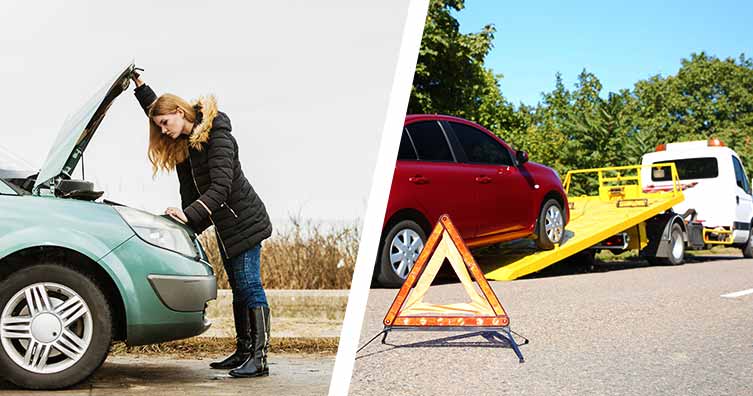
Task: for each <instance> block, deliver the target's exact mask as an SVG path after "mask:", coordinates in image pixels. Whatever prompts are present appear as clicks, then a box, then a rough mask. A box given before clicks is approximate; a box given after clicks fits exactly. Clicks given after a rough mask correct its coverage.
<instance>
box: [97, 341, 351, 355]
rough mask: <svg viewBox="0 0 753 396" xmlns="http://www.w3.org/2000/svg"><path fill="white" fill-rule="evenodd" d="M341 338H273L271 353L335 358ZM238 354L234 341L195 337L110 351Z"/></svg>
mask: <svg viewBox="0 0 753 396" xmlns="http://www.w3.org/2000/svg"><path fill="white" fill-rule="evenodd" d="M339 343H340V339H339V338H286V337H282V338H272V340H271V342H270V346H269V349H270V352H272V353H316V354H324V355H334V354H335V353H336V352H337V345H338V344H339ZM234 350H235V338H225V337H194V338H188V339H185V340H178V341H170V342H165V343H161V344H153V345H142V346H127V345H126V344H125V343H123V342H119V341H118V342H114V343H113V344H112V346H111V348H110V353H111V354H112V355H128V354H133V355H171V356H175V357H176V358H179V359H197V358H205V357H216V356H218V355H222V354H230V353H232V352H233V351H234Z"/></svg>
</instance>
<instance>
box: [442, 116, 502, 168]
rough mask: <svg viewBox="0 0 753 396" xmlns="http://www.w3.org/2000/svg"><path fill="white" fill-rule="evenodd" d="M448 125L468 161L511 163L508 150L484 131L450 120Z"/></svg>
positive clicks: (498, 163)
mask: <svg viewBox="0 0 753 396" xmlns="http://www.w3.org/2000/svg"><path fill="white" fill-rule="evenodd" d="M450 125H451V126H452V130H453V131H454V132H455V136H457V138H458V141H459V142H460V146H461V147H463V151H465V155H466V157H467V158H468V160H467V161H468V162H472V163H477V164H494V165H512V164H513V163H512V157H511V156H510V152H508V151H507V149H505V148H504V147H503V146H502V145H501V144H499V142H497V141H496V140H494V138H492V137H491V136H489V135H488V134H486V133H485V132H484V131H481V130H478V129H476V128H474V127H472V126H469V125H465V124H460V123H457V122H451V123H450Z"/></svg>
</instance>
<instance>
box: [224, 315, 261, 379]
mask: <svg viewBox="0 0 753 396" xmlns="http://www.w3.org/2000/svg"><path fill="white" fill-rule="evenodd" d="M270 330H271V327H270V321H269V308H268V307H255V308H253V309H251V338H252V340H253V343H254V350H253V353H252V354H251V357H249V358H248V360H246V362H245V363H243V365H242V366H240V367H238V368H236V369H233V370H230V375H231V376H232V377H237V378H246V377H263V376H267V375H269V366H267V353H268V352H269V332H270Z"/></svg>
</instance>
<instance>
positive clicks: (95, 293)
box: [0, 63, 217, 389]
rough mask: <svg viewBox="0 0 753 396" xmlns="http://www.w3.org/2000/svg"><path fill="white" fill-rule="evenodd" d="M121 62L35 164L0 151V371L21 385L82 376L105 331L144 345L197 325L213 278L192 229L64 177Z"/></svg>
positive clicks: (107, 339)
mask: <svg viewBox="0 0 753 396" xmlns="http://www.w3.org/2000/svg"><path fill="white" fill-rule="evenodd" d="M133 69H134V65H133V63H131V64H129V65H128V66H127V67H126V68H125V69H124V70H123V71H122V72H121V73H119V75H118V76H117V77H116V78H115V79H114V80H113V81H112V83H111V84H108V85H106V86H105V87H104V88H103V89H102V90H100V91H99V92H97V93H96V94H95V95H94V97H92V99H91V100H90V101H89V102H88V103H87V104H86V105H85V106H84V107H83V108H82V109H81V111H79V112H78V113H76V114H74V115H73V116H71V117H69V118H68V120H67V121H66V122H65V124H64V125H63V128H62V130H61V132H60V134H59V135H58V137H57V139H56V141H55V143H54V144H53V145H52V148H51V149H50V152H49V154H48V156H47V159H46V160H45V163H44V166H42V168H41V169H40V170H39V171H38V172H37V171H28V170H26V169H23V166H22V165H19V164H18V163H19V161H16V160H14V159H12V158H10V159H9V158H2V155H3V151H0V314H1V316H0V377H2V378H4V379H6V380H9V381H11V382H13V383H14V384H17V385H19V386H21V387H25V388H33V389H55V388H64V387H68V386H71V385H74V384H76V383H78V382H81V381H83V380H84V379H86V378H87V377H89V376H90V375H91V374H92V373H93V372H94V371H95V370H96V369H97V368H99V367H100V366H101V365H102V363H103V362H104V360H105V358H106V357H107V353H108V351H109V348H110V344H111V342H112V341H113V340H123V341H125V342H126V343H128V344H129V345H143V344H152V343H158V342H163V341H170V340H176V339H181V338H186V337H191V336H195V335H198V334H201V333H203V332H204V331H206V330H207V329H208V328H209V325H210V322H209V321H208V320H207V318H206V315H205V308H206V303H207V301H210V300H213V299H215V298H216V297H217V282H216V279H215V276H214V273H213V271H212V267H211V266H210V264H209V263H208V261H207V258H206V254H205V252H204V250H203V248H202V246H201V244H200V243H199V241H198V238H197V235H196V234H195V233H193V232H192V231H191V230H190V229H188V228H186V227H185V226H183V225H182V224H181V223H178V222H175V221H173V220H171V219H170V218H169V217H166V216H155V215H153V214H150V213H147V212H144V211H141V210H138V209H134V208H129V207H127V206H123V205H119V204H116V203H114V202H110V201H107V200H102V201H97V200H98V199H99V198H100V197H101V196H102V192H97V191H94V189H93V185H92V184H91V183H89V182H86V181H83V180H73V179H72V178H71V176H72V173H73V170H74V169H75V168H76V164H77V163H78V162H79V160H80V158H81V155H82V154H83V152H84V150H85V149H86V146H87V144H88V143H89V141H90V140H91V138H92V136H93V135H94V133H95V131H96V129H97V126H98V125H99V124H100V122H101V121H102V119H103V117H104V116H105V113H106V111H107V109H108V108H109V106H110V104H112V102H113V100H115V98H116V97H117V96H118V95H120V94H121V93H122V92H123V91H124V90H125V89H126V88H127V87H128V85H129V77H130V75H131V73H132V71H133ZM6 154H7V153H6Z"/></svg>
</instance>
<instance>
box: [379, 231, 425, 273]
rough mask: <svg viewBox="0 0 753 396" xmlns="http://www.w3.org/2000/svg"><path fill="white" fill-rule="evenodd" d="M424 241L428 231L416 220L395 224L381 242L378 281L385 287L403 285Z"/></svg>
mask: <svg viewBox="0 0 753 396" xmlns="http://www.w3.org/2000/svg"><path fill="white" fill-rule="evenodd" d="M406 243H407V245H408V246H407V247H408V249H407V250H406V249H405V247H406V246H405V244H406ZM424 243H426V233H425V232H424V230H423V229H422V228H421V226H419V225H418V223H416V222H415V221H413V220H403V221H400V222H398V223H396V224H395V225H393V226H392V227H391V228H390V230H389V231H388V232H387V234H386V235H385V237H384V239H383V240H382V243H381V245H382V248H381V250H380V255H379V271H378V272H379V274H378V275H377V282H378V283H379V284H380V285H381V286H385V287H400V286H402V285H403V282H404V281H405V278H406V277H407V276H408V273H409V272H410V270H411V268H413V264H415V262H416V260H417V259H418V254H419V253H421V250H422V249H423V247H424Z"/></svg>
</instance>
